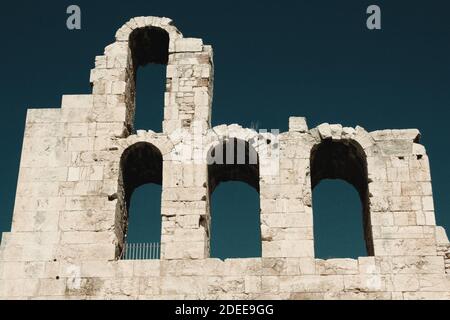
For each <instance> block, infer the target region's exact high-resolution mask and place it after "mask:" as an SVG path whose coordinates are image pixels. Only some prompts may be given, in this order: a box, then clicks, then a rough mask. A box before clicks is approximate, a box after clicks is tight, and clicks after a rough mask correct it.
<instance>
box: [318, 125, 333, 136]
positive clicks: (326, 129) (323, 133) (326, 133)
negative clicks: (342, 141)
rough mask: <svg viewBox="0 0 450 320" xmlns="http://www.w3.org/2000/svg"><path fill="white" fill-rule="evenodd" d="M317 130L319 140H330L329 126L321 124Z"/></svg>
mask: <svg viewBox="0 0 450 320" xmlns="http://www.w3.org/2000/svg"><path fill="white" fill-rule="evenodd" d="M317 129H318V130H319V134H320V138H321V139H322V140H326V139H331V138H332V134H331V127H330V124H328V123H322V124H321V125H319V126H318V127H317Z"/></svg>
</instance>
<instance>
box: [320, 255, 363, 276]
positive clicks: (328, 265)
mask: <svg viewBox="0 0 450 320" xmlns="http://www.w3.org/2000/svg"><path fill="white" fill-rule="evenodd" d="M357 273H358V260H353V259H330V260H320V259H319V260H316V274H319V275H338V274H357Z"/></svg>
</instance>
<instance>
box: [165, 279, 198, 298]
mask: <svg viewBox="0 0 450 320" xmlns="http://www.w3.org/2000/svg"><path fill="white" fill-rule="evenodd" d="M206 290H207V284H206V280H205V278H204V277H161V293H162V294H190V293H192V292H196V293H198V294H204V295H206Z"/></svg>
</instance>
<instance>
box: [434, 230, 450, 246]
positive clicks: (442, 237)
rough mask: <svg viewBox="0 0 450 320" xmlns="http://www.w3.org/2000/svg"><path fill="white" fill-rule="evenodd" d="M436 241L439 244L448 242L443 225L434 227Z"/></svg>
mask: <svg viewBox="0 0 450 320" xmlns="http://www.w3.org/2000/svg"><path fill="white" fill-rule="evenodd" d="M436 243H437V244H439V245H447V244H449V243H450V241H449V240H448V237H447V233H446V232H445V229H444V228H443V227H439V226H438V227H436Z"/></svg>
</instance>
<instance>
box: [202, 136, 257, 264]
mask: <svg viewBox="0 0 450 320" xmlns="http://www.w3.org/2000/svg"><path fill="white" fill-rule="evenodd" d="M208 155H209V157H208V159H207V163H208V165H207V168H208V169H207V174H208V184H207V185H208V191H209V197H208V203H209V204H210V205H209V208H210V212H209V215H208V220H210V221H208V223H207V225H208V230H211V232H210V239H211V240H212V242H211V245H210V246H209V247H210V248H211V254H212V255H214V256H215V257H221V258H225V259H226V258H236V257H241V258H243V257H259V256H261V255H262V242H261V217H260V196H259V192H260V185H259V180H260V178H259V176H260V175H259V156H258V153H257V152H256V150H255V149H254V148H253V147H252V146H251V144H250V143H249V142H248V141H245V140H241V139H237V138H233V137H229V138H225V139H221V140H219V141H218V142H217V143H216V144H215V145H214V146H213V147H212V148H211V149H210V151H209V152H208ZM226 182H242V183H244V184H247V185H248V186H249V188H250V189H254V190H255V191H256V194H255V193H254V192H250V193H248V191H250V190H248V188H244V189H242V190H241V191H242V193H238V194H236V195H235V196H234V197H235V198H233V199H239V200H237V201H236V203H239V204H238V205H237V206H236V208H234V209H232V210H231V211H232V212H233V214H235V213H245V217H243V216H241V215H237V216H235V217H234V218H235V219H242V221H241V223H242V224H241V227H240V228H239V227H237V228H234V229H232V230H230V229H229V228H230V226H229V225H228V224H227V222H226V221H227V220H226V219H225V220H223V218H224V215H223V212H222V214H221V215H217V214H218V213H219V212H217V211H215V213H214V212H212V210H213V207H214V206H213V204H212V198H213V193H214V192H215V191H216V189H217V187H218V186H219V185H220V184H222V183H226ZM230 186H231V185H229V186H224V187H230ZM232 187H233V188H234V187H238V188H240V187H241V186H239V185H238V184H237V185H232ZM223 190H225V193H216V194H215V195H217V197H218V198H216V200H219V199H222V201H224V200H223V199H224V198H223V196H226V197H228V195H229V192H230V191H231V190H230V189H228V191H226V190H227V189H226V188H225V189H221V190H220V192H222V191H223ZM217 192H219V191H217ZM242 194H246V196H244V198H240V196H241V195H242ZM221 197H222V198H221ZM241 200H242V202H241ZM253 201H255V202H253ZM256 202H257V204H256ZM233 203H234V202H233ZM241 208H248V209H245V210H247V211H245V210H244V211H240V210H241ZM217 219H219V220H217ZM233 220H234V219H233ZM211 221H212V222H211ZM214 221H219V222H218V224H215V222H214ZM220 221H222V222H220ZM215 225H217V226H218V225H220V226H221V229H220V235H219V233H215V231H214V230H219V229H214V226H215ZM243 226H245V228H246V229H245V230H246V231H247V232H242V228H244V227H243ZM224 230H225V231H226V230H228V232H224ZM230 232H233V235H234V237H233V242H236V243H235V244H234V246H235V249H234V250H229V251H228V253H225V252H224V251H223V250H220V249H219V244H220V243H223V241H225V238H224V237H228V236H229V234H230ZM244 234H245V237H244ZM214 240H215V241H214ZM222 240H223V241H222ZM213 241H214V242H213ZM230 242H231V241H230ZM244 242H245V246H243V244H244ZM244 247H247V248H246V249H244ZM215 248H216V250H214V249H215ZM220 252H221V253H220Z"/></svg>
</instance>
